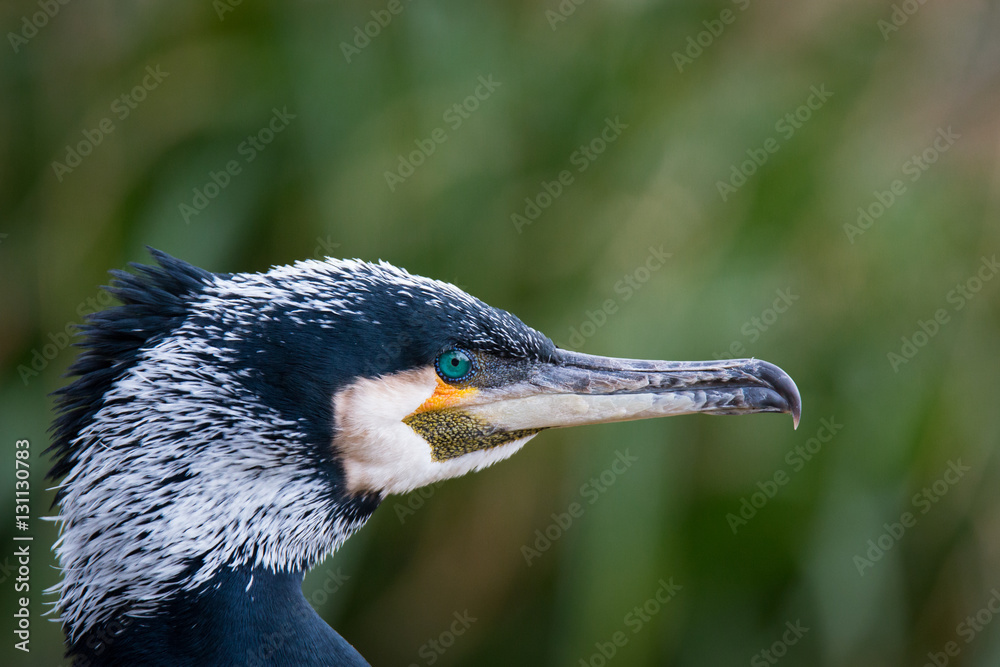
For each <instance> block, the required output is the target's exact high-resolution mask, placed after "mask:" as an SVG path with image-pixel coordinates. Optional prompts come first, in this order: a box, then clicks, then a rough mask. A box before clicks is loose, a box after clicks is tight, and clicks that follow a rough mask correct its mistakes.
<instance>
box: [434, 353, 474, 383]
mask: <svg viewBox="0 0 1000 667" xmlns="http://www.w3.org/2000/svg"><path fill="white" fill-rule="evenodd" d="M435 365H436V366H437V372H438V375H440V376H441V377H442V378H443V379H445V380H450V381H452V382H454V381H455V380H463V379H465V378H466V377H468V376H469V375H471V374H472V370H473V369H472V357H470V356H469V354H468V353H467V352H465V350H448V351H447V352H442V353H441V355H440V356H439V357H438V358H437V361H436V362H435Z"/></svg>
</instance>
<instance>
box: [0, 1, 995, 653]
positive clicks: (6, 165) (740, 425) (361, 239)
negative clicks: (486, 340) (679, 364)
mask: <svg viewBox="0 0 1000 667" xmlns="http://www.w3.org/2000/svg"><path fill="white" fill-rule="evenodd" d="M577 2H579V0H577ZM45 7H48V11H49V13H54V15H52V16H51V17H48V16H46V15H45V13H44V12H45ZM53 8H55V9H53ZM390 10H392V11H390ZM373 12H374V14H373ZM393 12H395V13H393ZM560 12H561V13H560ZM379 22H381V24H384V25H381V24H380V23H379ZM33 23H37V24H40V25H41V26H42V27H38V28H37V29H35V28H32V24H33ZM0 27H2V32H3V34H4V35H5V39H4V44H3V45H2V47H0V53H2V56H0V91H2V92H0V152H2V155H3V159H2V161H0V276H2V285H3V290H2V292H0V301H2V304H3V315H2V317H0V365H2V385H0V395H2V403H0V452H2V453H0V478H2V479H3V483H2V486H0V489H2V492H0V516H2V517H5V518H4V519H3V520H2V521H0V537H2V546H0V565H2V573H0V581H2V584H0V600H2V602H3V606H2V609H3V610H4V611H3V614H2V618H3V619H4V620H3V621H2V623H0V627H2V628H3V632H2V633H0V636H2V637H4V639H3V642H2V644H0V662H3V664H17V665H22V664H23V665H54V664H59V663H60V660H61V646H60V641H61V634H60V630H59V627H58V625H57V624H55V623H51V622H48V621H46V620H43V619H42V616H41V614H42V612H43V611H44V610H45V608H46V607H45V602H46V601H50V600H51V598H46V596H43V595H42V589H43V588H45V587H46V586H49V585H52V584H53V583H55V581H56V580H57V576H58V573H57V571H56V570H55V569H53V567H52V566H53V565H54V561H53V559H52V556H51V553H50V552H49V551H48V546H49V545H51V543H52V541H53V540H54V538H55V534H54V528H53V526H52V525H51V524H48V523H43V522H41V521H40V520H38V517H40V516H43V515H45V514H48V513H50V509H49V502H50V500H51V493H50V492H48V491H46V492H44V493H43V492H42V491H41V490H40V489H42V488H43V487H44V486H46V484H45V483H44V482H43V478H42V473H43V470H45V468H46V467H47V465H48V462H47V460H46V459H45V458H44V457H43V456H42V455H41V453H42V451H43V449H44V448H45V446H46V441H47V435H46V428H47V424H48V422H49V419H50V409H51V401H50V400H49V399H48V398H47V394H48V393H49V392H50V391H52V390H54V389H56V388H58V387H59V386H60V385H61V384H62V383H63V382H64V381H63V380H62V379H61V377H60V376H61V373H62V372H63V371H64V370H65V368H66V367H67V365H68V364H69V363H70V362H71V360H72V358H73V351H72V349H71V348H67V347H66V339H65V336H64V331H65V330H66V329H67V327H68V326H69V325H72V324H74V323H78V322H80V321H81V318H82V316H83V315H85V314H86V313H87V312H90V311H92V310H93V308H94V307H95V306H99V305H100V303H99V302H98V301H97V299H98V296H99V285H101V284H102V283H104V282H106V280H107V276H106V271H107V269H109V268H114V267H122V266H123V265H125V264H126V263H127V262H129V261H144V260H147V259H148V255H147V254H146V252H145V250H144V246H146V245H152V246H154V247H158V248H162V249H164V250H166V251H168V252H170V253H172V254H174V255H178V256H180V257H182V258H184V259H186V260H189V261H191V262H193V263H196V264H198V265H200V266H203V267H205V268H208V269H211V270H216V271H248V270H262V269H265V268H266V267H268V266H269V265H272V264H280V263H286V262H290V261H293V260H296V259H301V258H305V257H314V256H323V255H333V256H346V257H362V258H367V259H378V258H381V259H385V260H387V261H390V262H392V263H394V264H398V265H400V266H404V267H406V268H408V269H409V270H411V271H413V272H415V273H420V274H424V275H429V276H433V277H437V278H441V279H445V280H449V281H453V282H455V283H456V284H458V285H460V286H461V287H463V288H465V289H467V290H468V291H470V292H472V293H473V294H475V295H477V296H479V297H481V298H483V299H484V300H485V301H487V302H489V303H491V304H493V305H496V306H499V307H502V308H506V309H508V310H510V311H512V312H514V313H516V314H518V315H519V316H520V317H521V318H522V319H523V320H524V321H525V322H527V323H529V324H530V325H532V326H535V327H536V328H538V329H540V330H542V331H544V332H546V333H548V334H549V335H550V336H551V337H552V338H553V339H554V340H555V341H557V342H558V343H560V344H561V345H563V346H573V347H576V348H578V349H581V350H583V351H586V352H591V353H602V354H613V355H618V356H632V357H651V358H674V359H682V358H683V359H697V358H710V357H729V356H737V357H739V356H754V357H761V358H765V359H768V360H770V361H773V362H775V363H778V364H780V365H781V366H782V367H783V368H785V369H786V370H788V371H789V372H790V373H791V374H792V376H793V377H794V378H795V379H796V381H797V382H798V385H799V388H800V389H801V391H802V395H803V399H804V412H803V418H802V423H801V426H800V427H799V429H798V431H792V429H791V420H790V419H788V418H787V417H777V416H753V417H745V418H738V419H737V418H708V417H700V416H698V417H684V418H677V419H666V420H658V421H653V422H641V423H631V424H617V425H608V426H601V427H592V428H582V429H574V430H567V431H560V432H549V433H545V434H542V435H541V436H539V437H538V438H536V439H535V440H534V441H533V442H532V443H531V444H530V445H529V446H528V447H527V448H526V450H525V451H524V452H522V453H521V454H519V455H518V456H516V457H514V458H513V459H512V460H511V461H509V462H506V463H504V464H502V465H499V466H497V467H495V468H493V469H490V470H487V471H485V472H482V473H479V474H476V475H473V476H469V477H467V478H464V479H461V480H457V481H453V482H448V483H445V484H442V485H440V486H438V487H434V488H432V489H427V490H424V491H422V492H419V493H414V494H413V495H411V496H409V497H403V498H395V497H394V498H389V499H388V500H387V501H386V503H385V504H384V506H383V507H382V509H381V510H380V511H379V512H377V513H376V515H375V517H374V518H373V520H372V521H371V522H370V524H369V525H368V526H367V527H366V528H365V529H364V530H363V531H362V532H361V533H360V534H358V535H357V536H356V537H355V538H353V539H352V540H351V541H350V542H349V543H348V545H347V546H346V547H345V548H344V549H343V550H342V551H341V552H340V553H338V554H337V555H336V556H335V557H333V558H331V559H329V560H327V561H326V563H324V564H323V565H322V566H320V567H319V568H317V570H316V571H314V572H313V573H312V574H311V575H310V576H309V577H308V578H307V579H306V582H305V591H306V595H307V597H308V598H309V599H310V601H311V602H313V603H314V605H315V606H316V607H317V608H318V609H319V611H320V613H321V614H322V615H323V616H324V618H326V619H327V620H328V621H329V622H330V623H331V624H332V625H334V627H336V628H337V629H338V630H339V631H340V632H341V633H342V634H343V635H344V636H345V637H347V639H348V640H350V641H351V642H352V643H354V644H355V646H357V647H358V649H359V650H360V651H361V652H362V653H363V654H364V655H366V656H367V657H368V658H369V659H370V660H371V662H372V664H374V665H377V666H379V665H431V664H438V665H477V666H484V665H497V666H501V665H504V666H505V665H594V666H597V665H602V664H605V658H604V657H603V656H602V651H603V652H605V653H607V654H610V653H611V652H612V651H614V653H615V655H614V657H613V658H612V659H610V660H607V664H617V665H691V666H699V667H700V666H704V665H741V664H747V663H750V664H751V665H763V664H771V663H769V662H768V656H765V655H764V654H763V653H761V651H764V650H767V651H771V652H772V653H770V654H769V655H770V657H771V659H772V660H774V659H778V658H779V657H780V664H784V665H812V666H816V665H821V666H848V665H850V666H859V665H860V666H866V665H873V666H874V665H903V664H912V665H922V664H924V663H926V662H928V661H929V660H930V658H929V657H928V653H931V654H939V655H938V657H937V659H938V660H941V659H942V655H943V654H942V652H944V651H946V648H948V643H949V642H955V644H954V646H953V647H951V648H953V649H955V650H957V651H958V655H957V656H954V657H950V656H949V657H948V661H949V664H952V665H981V666H986V665H996V664H1000V619H993V618H992V613H991V612H989V611H986V612H981V611H980V610H982V609H984V608H986V609H988V607H987V604H988V603H989V602H990V600H991V598H992V597H993V596H995V595H997V594H996V591H997V590H1000V484H998V482H1000V460H998V458H997V456H996V449H997V447H996V446H997V443H998V440H1000V410H997V397H998V396H1000V352H998V345H997V342H998V332H1000V278H998V276H997V271H998V266H997V264H996V263H995V259H994V258H996V257H997V254H998V251H1000V225H998V220H1000V180H998V174H1000V165H998V162H997V157H998V147H1000V139H998V137H1000V135H998V130H1000V114H998V109H1000V87H998V82H1000V81H998V76H1000V12H998V7H997V5H996V3H992V2H984V1H977V0H956V1H954V2H926V3H921V2H918V1H917V0H900V1H898V2H897V3H896V4H891V3H888V2H874V3H872V2H860V1H856V0H855V1H847V2H834V1H832V0H809V1H806V2H799V3H789V2H773V1H772V2H765V1H761V0H738V1H735V2H727V1H719V2H712V3H702V2H688V1H683V2H682V1H675V2H653V1H642V0H619V1H617V2H598V1H597V0H590V1H589V2H583V3H582V4H576V3H571V2H570V0H560V1H559V2H557V0H547V1H546V2H542V3H530V2H508V3H468V2H457V1H451V2H444V3H432V2H407V1H406V0H402V1H401V2H397V0H391V1H390V2H375V3H371V4H366V3H358V2H327V1H320V0H294V1H291V2H263V3H262V2H242V3H237V2H234V1H233V0H214V2H213V1H210V0H200V1H198V2H193V1H186V0H182V1H177V2H165V1H163V2H154V1H144V2H108V1H103V2H100V1H91V2H80V1H77V2H68V3H66V4H59V3H58V2H56V1H55V0H50V1H49V2H47V3H46V2H44V1H43V2H37V3H36V2H23V1H17V2H8V3H4V4H3V6H2V9H0ZM366 31H367V32H368V33H370V35H369V36H365V32H366ZM137 86H138V87H139V88H136V87H137ZM477 93H478V98H477V97H476V95H477ZM123 95H124V96H126V98H124V99H123V98H122V96H123ZM470 96H471V97H470ZM139 98H142V99H139ZM455 105H459V107H458V108H457V109H456V108H455ZM810 105H811V106H810ZM789 114H791V116H789ZM275 129H280V131H277V132H275V133H273V134H271V131H272V130H275ZM602 133H603V137H602ZM250 137H255V139H253V140H252V141H251V140H250V139H249V138H250ZM254 142H257V144H258V145H257V146H255V145H254ZM583 147H589V148H587V149H586V150H587V151H590V152H589V154H588V153H587V152H585V151H584V150H583ZM431 149H433V152H431ZM415 151H417V152H415ZM70 153H76V154H77V156H78V158H79V161H77V158H75V157H74V156H73V155H71V154H70ZM84 153H87V154H84ZM251 158H252V159H251ZM403 162H406V163H408V165H410V166H413V167H414V168H413V169H412V173H411V172H410V169H409V168H408V166H405V165H403V164H402V163H403ZM57 163H58V164H57ZM74 165H76V166H74ZM227 168H228V170H229V171H228V173H227ZM564 171H565V172H566V173H563V172H564ZM387 172H389V173H394V174H395V176H392V177H387V175H386V174H387ZM560 176H562V182H560ZM896 181H898V183H897V182H896ZM526 198H527V200H528V201H526ZM534 206H537V207H538V208H537V209H536V208H533V207H534ZM185 207H190V208H185ZM859 208H860V209H862V212H864V213H865V215H867V216H870V217H864V216H862V214H861V213H860V212H859ZM515 214H516V215H517V216H523V219H522V218H517V217H512V216H515ZM859 218H860V220H859ZM657 253H664V254H669V257H668V258H666V259H657V257H658V255H657ZM984 258H985V259H984ZM647 262H648V264H647ZM963 290H964V291H963ZM935 318H937V320H935ZM330 352H331V354H334V353H335V351H334V350H331V351H330ZM890 353H892V354H894V355H898V357H892V356H890ZM33 364H34V368H33ZM831 424H832V425H833V426H831ZM19 438H30V440H31V443H32V459H31V465H32V483H33V485H34V486H33V488H34V489H36V490H38V491H37V493H36V494H35V495H34V498H33V517H35V518H34V520H33V523H32V530H33V531H34V535H35V541H34V543H33V547H32V548H33V553H34V556H33V560H32V570H31V572H32V574H31V577H32V578H31V609H32V612H33V625H32V628H33V635H32V644H31V647H32V651H31V654H30V655H29V656H25V655H23V654H21V653H19V652H18V651H15V650H14V649H13V647H12V645H13V637H12V634H11V632H10V630H11V628H12V620H11V613H13V610H14V608H15V607H14V597H15V593H14V588H13V584H14V579H13V577H14V576H15V575H14V573H13V572H12V570H11V565H12V564H13V557H12V555H11V554H12V553H13V549H14V547H13V545H14V542H12V536H13V534H14V532H15V531H14V526H13V507H14V497H13V475H14V472H13V468H14V464H13V451H14V450H13V446H14V445H13V443H14V441H15V440H16V439H19ZM820 438H822V440H824V442H820ZM810 450H811V453H810ZM619 454H621V455H622V456H626V455H627V456H630V457H633V458H634V459H636V462H635V463H634V464H633V465H631V467H628V468H624V472H621V473H620V474H617V473H614V472H611V471H612V470H613V469H612V463H613V462H614V461H615V460H616V457H617V456H619ZM959 466H962V467H967V471H964V472H963V473H962V475H961V476H958V474H957V473H955V472H951V473H949V472H948V471H949V470H950V469H952V470H955V469H960V468H959ZM961 469H963V470H964V468H961ZM618 470H619V471H621V470H622V466H621V465H619V467H618ZM591 480H597V481H591ZM941 480H946V481H941ZM951 482H954V483H951ZM925 490H926V491H925ZM932 500H933V502H932ZM572 503H580V504H581V506H582V507H583V509H584V511H583V513H582V516H579V517H577V518H573V519H572V522H571V523H569V524H568V525H567V523H568V522H567V518H566V517H565V516H563V515H564V514H565V513H567V511H568V508H569V507H570V505H571V504H572ZM741 511H742V512H744V515H743V518H744V520H745V523H739V522H738V521H736V520H734V517H740V512H741ZM904 513H910V514H911V515H912V519H913V520H912V521H906V523H908V524H910V525H905V526H904V525H903V523H902V522H903V521H904V519H906V517H905V516H904ZM730 515H732V516H730ZM560 524H562V527H560ZM895 524H899V525H895ZM734 527H735V534H734ZM545 535H548V537H544V536H545ZM540 536H542V537H540ZM553 538H554V539H553ZM873 545H874V546H873ZM528 549H535V550H537V551H538V553H537V554H532V553H530V552H529V551H527V550H528ZM859 559H862V560H859ZM869 559H870V562H869V563H865V562H864V561H865V560H869ZM528 561H530V563H529V562H528ZM859 570H860V572H859ZM671 581H672V583H673V584H677V585H680V587H681V588H680V589H679V590H676V591H674V592H675V594H674V596H673V597H672V598H671V599H670V601H669V602H667V603H666V604H662V605H661V604H660V603H659V602H647V601H649V600H650V599H653V600H655V596H656V594H657V593H658V591H659V592H660V597H661V599H665V598H666V594H665V592H664V591H663V590H661V587H662V586H663V584H662V583H661V582H665V583H666V584H670V583H671ZM664 590H665V589H664ZM994 599H995V598H994ZM993 604H994V607H996V602H994V603H993ZM644 606H645V609H643V607H644ZM636 607H639V608H640V609H639V610H636V609H635V608H636ZM456 613H457V614H458V615H459V616H462V615H463V614H466V613H467V614H468V615H469V616H470V617H472V618H475V621H474V622H471V624H470V623H468V622H466V623H465V624H464V625H463V624H457V625H455V626H454V627H455V628H457V629H463V628H465V626H466V625H467V626H468V627H467V629H463V631H462V633H461V634H460V635H457V636H456V635H451V634H449V633H450V632H451V629H452V626H453V621H454V620H455V614H456ZM977 614H979V616H978V620H975V618H976V616H977ZM969 616H972V617H973V620H972V621H971V624H970V621H968V620H966V619H967V617H969ZM786 624H787V625H786ZM796 626H798V627H799V628H800V629H799V630H798V631H797V632H791V631H790V630H789V629H788V628H789V627H796ZM802 628H808V630H807V631H805V632H804V634H803V630H802ZM973 628H978V630H976V629H973ZM616 633H620V634H618V635H616ZM800 635H801V636H800ZM616 639H617V640H619V641H618V644H624V646H617V645H615V640H616ZM785 640H789V641H788V642H787V643H786V641H785ZM792 641H794V643H792ZM432 642H433V643H432Z"/></svg>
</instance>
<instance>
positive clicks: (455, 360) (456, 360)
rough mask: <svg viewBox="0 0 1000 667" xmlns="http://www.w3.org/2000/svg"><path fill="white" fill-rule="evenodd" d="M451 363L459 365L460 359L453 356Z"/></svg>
mask: <svg viewBox="0 0 1000 667" xmlns="http://www.w3.org/2000/svg"><path fill="white" fill-rule="evenodd" d="M451 365H452V366H458V359H457V358H456V357H452V358H451Z"/></svg>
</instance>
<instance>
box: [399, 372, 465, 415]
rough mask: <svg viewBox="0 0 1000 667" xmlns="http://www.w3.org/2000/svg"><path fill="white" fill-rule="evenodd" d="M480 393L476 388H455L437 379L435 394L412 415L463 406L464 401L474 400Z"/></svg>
mask: <svg viewBox="0 0 1000 667" xmlns="http://www.w3.org/2000/svg"><path fill="white" fill-rule="evenodd" d="M478 391H479V390H478V389H476V388H475V387H455V386H453V385H450V384H448V383H447V382H444V381H442V380H441V378H437V387H435V388H434V393H433V394H431V395H430V398H428V399H427V400H426V401H424V402H423V403H422V404H421V405H420V407H419V408H417V409H416V410H414V411H413V413H412V414H415V415H416V414H419V413H421V412H428V411H431V410H443V409H444V408H450V407H453V406H456V405H461V404H462V402H463V399H467V398H472V397H473V396H475V395H476V393H477V392H478Z"/></svg>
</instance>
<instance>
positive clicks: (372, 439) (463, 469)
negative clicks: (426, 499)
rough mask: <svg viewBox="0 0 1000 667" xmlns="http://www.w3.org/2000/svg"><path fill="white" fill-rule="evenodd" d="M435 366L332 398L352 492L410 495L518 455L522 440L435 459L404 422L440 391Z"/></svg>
mask: <svg viewBox="0 0 1000 667" xmlns="http://www.w3.org/2000/svg"><path fill="white" fill-rule="evenodd" d="M437 384H438V381H437V374H436V372H435V371H434V368H432V367H427V368H422V369H417V370H412V371H404V372H401V373H394V374H392V375H386V376H382V377H379V378H374V379H368V378H363V379H360V380H357V381H356V382H354V383H352V384H351V385H349V386H348V387H347V388H345V389H342V390H341V391H339V392H337V394H336V395H335V396H334V398H333V409H334V415H336V419H337V428H336V435H335V436H334V442H333V446H334V448H335V449H337V450H338V451H339V452H340V454H341V456H342V463H343V466H344V472H345V475H346V478H347V489H348V491H349V492H350V493H381V494H383V495H384V494H389V493H400V494H401V493H408V492H410V491H412V490H414V489H418V488H420V487H422V486H427V485H428V484H433V483H434V482H438V481H440V480H443V479H449V478H451V477H461V476H462V475H464V474H465V473H467V472H472V471H474V470H481V469H482V468H485V467H487V466H490V465H493V464H494V463H496V462H498V461H503V460H504V459H506V458H509V457H510V456H512V455H513V454H514V453H516V452H517V451H518V450H519V449H521V447H523V446H524V443H526V442H528V440H531V438H532V437H534V436H533V435H529V436H527V437H524V438H520V439H518V440H513V441H511V442H508V443H505V444H503V445H498V446H496V447H491V448H489V449H480V450H476V451H474V452H469V453H467V454H463V455H461V456H458V457H456V458H453V459H448V460H445V461H435V460H433V458H432V451H431V446H430V444H429V443H428V442H427V441H426V440H424V439H423V438H422V437H421V436H420V435H418V434H417V433H416V431H414V430H413V429H412V428H411V427H410V426H409V425H407V424H405V423H403V418H404V417H406V416H407V415H409V414H411V413H412V412H413V411H415V410H416V409H417V408H418V407H420V406H421V405H422V404H423V403H424V401H426V400H427V399H428V398H429V397H430V396H431V395H432V394H433V393H434V390H435V388H436V387H437Z"/></svg>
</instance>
